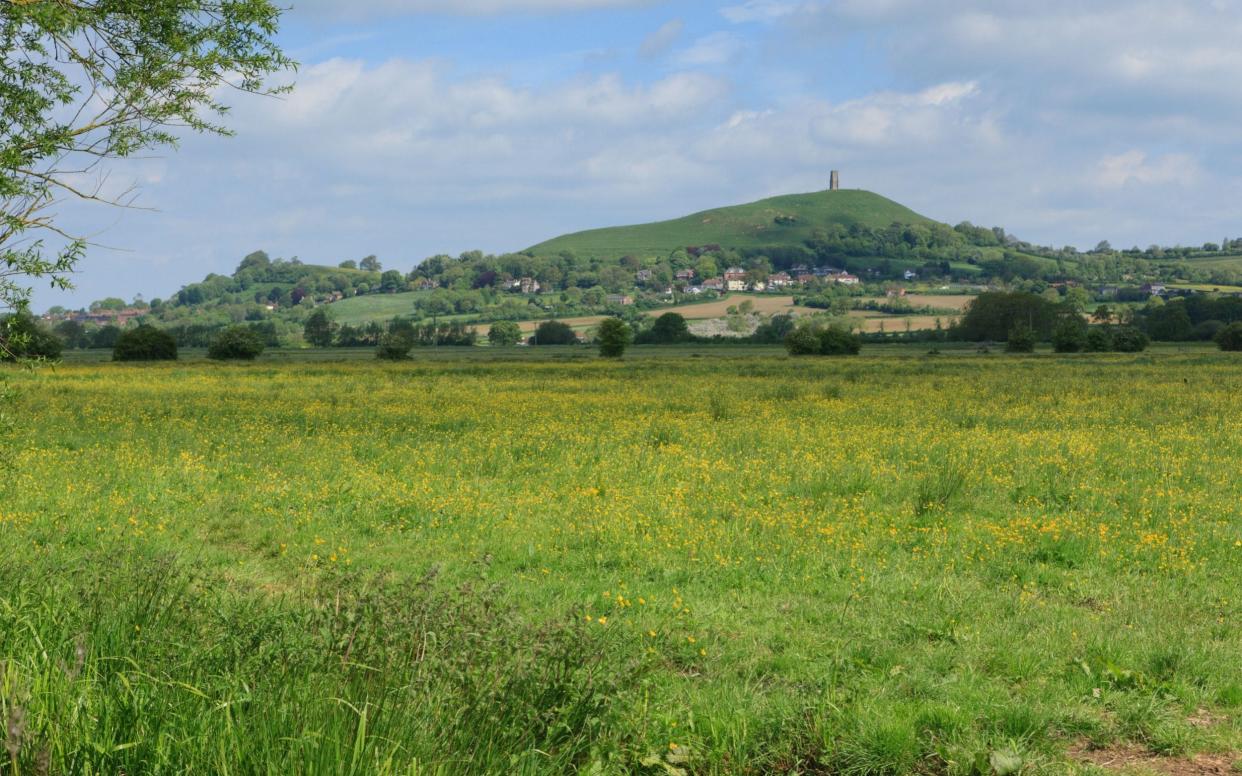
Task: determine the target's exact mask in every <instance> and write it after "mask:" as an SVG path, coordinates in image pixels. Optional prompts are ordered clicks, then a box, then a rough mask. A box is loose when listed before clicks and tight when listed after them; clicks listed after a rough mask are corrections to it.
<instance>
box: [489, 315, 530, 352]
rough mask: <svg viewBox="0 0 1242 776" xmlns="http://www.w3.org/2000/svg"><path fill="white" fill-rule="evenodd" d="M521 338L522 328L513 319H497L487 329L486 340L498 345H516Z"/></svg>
mask: <svg viewBox="0 0 1242 776" xmlns="http://www.w3.org/2000/svg"><path fill="white" fill-rule="evenodd" d="M520 339H522V329H521V327H519V326H518V325H517V324H516V323H514V322H513V321H497V322H496V323H493V324H492V328H490V329H488V330H487V341H488V342H489V343H491V344H492V345H497V346H499V347H510V346H512V345H516V344H517V343H518V340H520Z"/></svg>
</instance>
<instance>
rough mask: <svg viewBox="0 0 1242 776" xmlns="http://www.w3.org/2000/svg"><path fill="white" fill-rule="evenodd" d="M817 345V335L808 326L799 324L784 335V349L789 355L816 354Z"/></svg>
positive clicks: (817, 350)
mask: <svg viewBox="0 0 1242 776" xmlns="http://www.w3.org/2000/svg"><path fill="white" fill-rule="evenodd" d="M819 347H820V345H819V336H818V335H816V333H815V330H814V329H813V328H811V327H810V326H799V327H797V328H796V329H794V330H793V331H791V332H789V333H788V334H786V335H785V350H788V351H789V355H791V356H813V355H817V354H818V353H819Z"/></svg>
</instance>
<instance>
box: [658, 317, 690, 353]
mask: <svg viewBox="0 0 1242 776" xmlns="http://www.w3.org/2000/svg"><path fill="white" fill-rule="evenodd" d="M688 339H690V327H689V326H688V325H687V324H686V319H685V316H683V315H681V314H679V313H664V314H663V315H661V316H660V317H659V318H656V321H655V324H654V325H653V326H652V327H651V336H650V340H651V342H653V343H656V344H658V345H671V344H673V343H675V342H685V341H686V340H688Z"/></svg>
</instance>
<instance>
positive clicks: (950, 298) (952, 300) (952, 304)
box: [871, 294, 975, 310]
mask: <svg viewBox="0 0 1242 776" xmlns="http://www.w3.org/2000/svg"><path fill="white" fill-rule="evenodd" d="M871 300H872V301H875V302H881V303H883V302H887V301H890V300H889V299H887V298H885V297H881V296H877V297H871ZM974 300H975V297H974V296H973V295H970V294H945V295H943V296H941V295H938V294H907V295H906V296H903V297H901V298H900V300H895V301H904V302H906V303H907V304H909V305H910V306H911V307H935V308H939V309H945V310H965V309H966V306H967V305H969V304H970V303H971V302H973V301H974Z"/></svg>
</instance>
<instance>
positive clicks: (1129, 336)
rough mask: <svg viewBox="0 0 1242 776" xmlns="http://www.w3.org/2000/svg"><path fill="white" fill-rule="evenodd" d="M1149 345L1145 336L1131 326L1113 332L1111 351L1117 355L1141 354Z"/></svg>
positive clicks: (1149, 341)
mask: <svg viewBox="0 0 1242 776" xmlns="http://www.w3.org/2000/svg"><path fill="white" fill-rule="evenodd" d="M1150 343H1151V340H1149V339H1148V337H1147V335H1146V334H1144V333H1143V332H1141V331H1139V330H1138V329H1136V328H1134V327H1133V326H1121V327H1119V328H1117V329H1115V330H1113V350H1115V351H1117V352H1118V353H1142V352H1143V351H1144V350H1147V346H1148V345H1149V344H1150Z"/></svg>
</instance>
